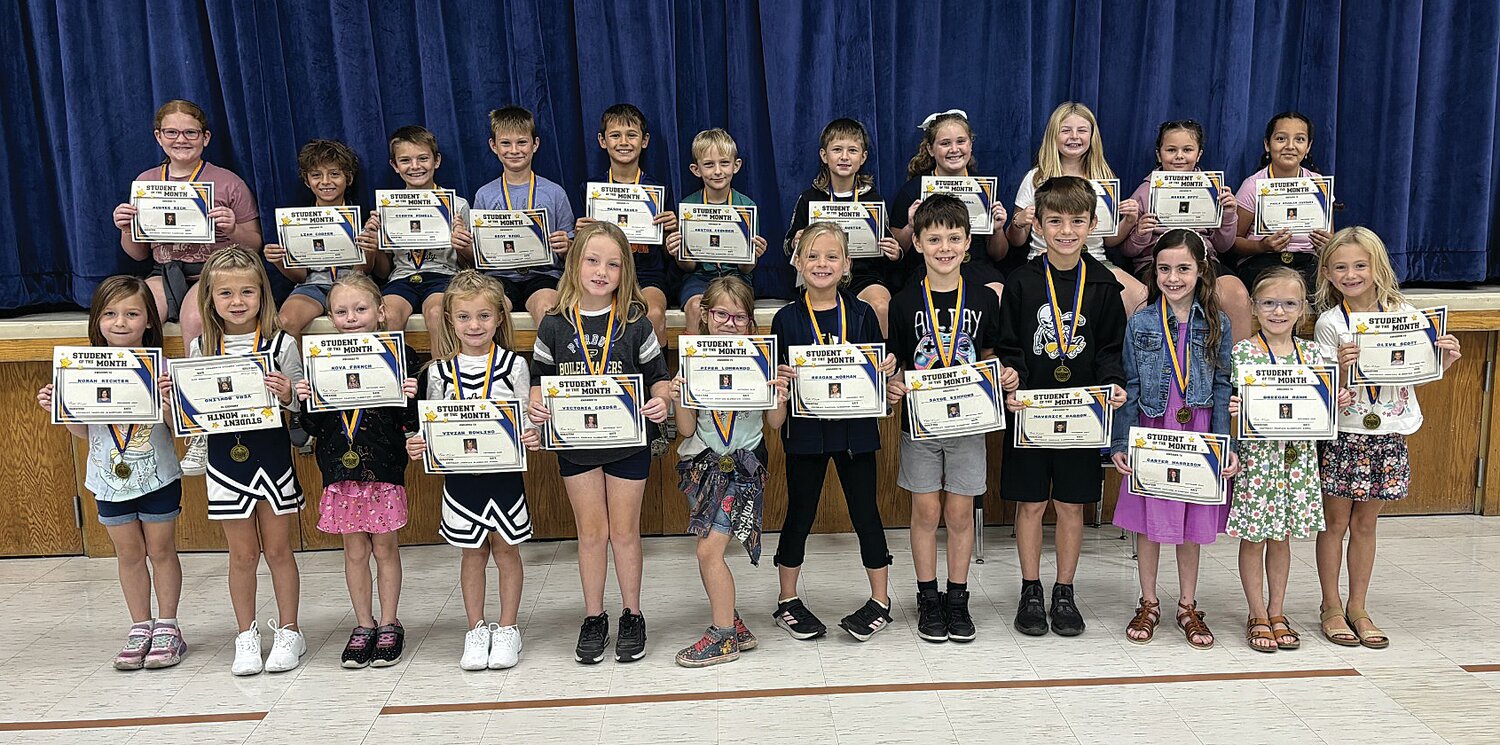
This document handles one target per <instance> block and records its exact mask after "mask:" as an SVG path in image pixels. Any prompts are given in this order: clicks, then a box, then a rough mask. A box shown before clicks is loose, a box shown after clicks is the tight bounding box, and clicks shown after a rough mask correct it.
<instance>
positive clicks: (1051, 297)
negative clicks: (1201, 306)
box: [1042, 256, 1165, 365]
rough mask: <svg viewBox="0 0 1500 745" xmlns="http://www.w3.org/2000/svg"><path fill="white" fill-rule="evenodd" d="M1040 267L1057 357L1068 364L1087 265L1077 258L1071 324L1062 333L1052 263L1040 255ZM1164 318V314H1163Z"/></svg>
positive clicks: (1060, 309)
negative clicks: (1066, 330) (1042, 271)
mask: <svg viewBox="0 0 1500 745" xmlns="http://www.w3.org/2000/svg"><path fill="white" fill-rule="evenodd" d="M1042 268H1043V269H1045V270H1046V272H1047V305H1048V307H1050V308H1051V309H1052V328H1054V329H1056V330H1057V359H1058V361H1060V362H1062V364H1063V365H1067V364H1068V355H1069V354H1070V353H1071V352H1072V351H1073V349H1072V344H1073V335H1074V334H1076V333H1078V317H1079V316H1080V315H1082V313H1083V283H1084V282H1085V281H1086V280H1087V279H1088V276H1089V274H1088V272H1089V265H1088V264H1087V263H1085V262H1084V261H1083V259H1082V258H1080V259H1079V260H1078V287H1077V288H1076V289H1075V290H1074V291H1073V325H1072V326H1071V327H1070V328H1069V329H1068V332H1067V333H1066V334H1064V333H1063V312H1062V308H1061V307H1059V306H1058V304H1057V286H1056V285H1055V284H1053V282H1052V264H1050V263H1049V262H1048V261H1047V257H1046V256H1043V257H1042ZM1163 319H1164V320H1165V314H1164V315H1163Z"/></svg>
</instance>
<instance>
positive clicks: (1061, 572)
mask: <svg viewBox="0 0 1500 745" xmlns="http://www.w3.org/2000/svg"><path fill="white" fill-rule="evenodd" d="M1052 509H1054V510H1056V511H1057V581H1058V583H1059V584H1064V585H1071V584H1073V577H1074V575H1076V574H1077V573H1078V555H1079V554H1080V553H1081V552H1082V551H1083V505H1081V504H1069V503H1067V502H1058V501H1056V500H1054V501H1053V502H1052ZM1037 528H1038V530H1040V528H1041V523H1040V520H1039V521H1038V523H1037Z"/></svg>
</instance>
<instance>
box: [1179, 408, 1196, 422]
mask: <svg viewBox="0 0 1500 745" xmlns="http://www.w3.org/2000/svg"><path fill="white" fill-rule="evenodd" d="M1192 418H1193V410H1192V409H1189V408H1188V407H1186V406H1184V407H1182V408H1180V409H1178V410H1177V423H1178V424H1187V423H1188V420H1189V419H1192Z"/></svg>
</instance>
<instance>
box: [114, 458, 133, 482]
mask: <svg viewBox="0 0 1500 745" xmlns="http://www.w3.org/2000/svg"><path fill="white" fill-rule="evenodd" d="M115 478H117V479H119V480H121V481H124V480H125V479H128V478H130V464H128V463H126V462H124V461H120V462H119V463H116V464H115Z"/></svg>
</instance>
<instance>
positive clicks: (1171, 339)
mask: <svg viewBox="0 0 1500 745" xmlns="http://www.w3.org/2000/svg"><path fill="white" fill-rule="evenodd" d="M1191 315H1192V314H1191V312H1189V316H1191ZM1183 328H1184V329H1186V330H1188V332H1189V334H1191V328H1192V327H1191V325H1186V326H1184V327H1183ZM1161 331H1162V334H1163V335H1165V336H1166V337H1167V353H1168V354H1169V355H1170V356H1171V357H1172V379H1173V381H1175V382H1176V383H1177V392H1178V393H1180V394H1182V398H1183V400H1186V399H1187V387H1188V379H1189V377H1190V376H1191V375H1192V370H1191V363H1192V359H1193V345H1192V343H1191V342H1190V343H1188V344H1184V345H1182V355H1181V356H1180V357H1179V356H1178V354H1177V335H1176V334H1174V333H1172V329H1171V328H1169V327H1168V326H1167V299H1166V298H1165V297H1163V298H1162V299H1161ZM1192 418H1193V412H1192V411H1190V410H1189V409H1188V407H1186V406H1183V407H1182V408H1180V409H1178V410H1177V423H1178V424H1187V423H1188V420H1189V419H1192Z"/></svg>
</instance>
